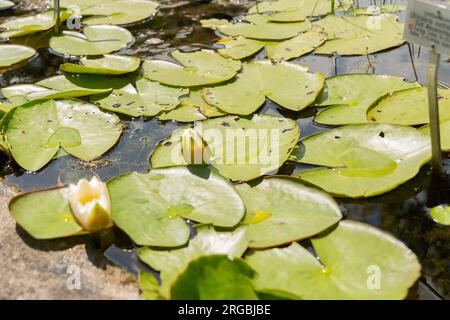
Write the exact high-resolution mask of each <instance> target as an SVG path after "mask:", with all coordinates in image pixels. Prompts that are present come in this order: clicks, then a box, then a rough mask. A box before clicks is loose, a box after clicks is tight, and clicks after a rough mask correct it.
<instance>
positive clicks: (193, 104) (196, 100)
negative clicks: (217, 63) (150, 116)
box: [158, 91, 226, 122]
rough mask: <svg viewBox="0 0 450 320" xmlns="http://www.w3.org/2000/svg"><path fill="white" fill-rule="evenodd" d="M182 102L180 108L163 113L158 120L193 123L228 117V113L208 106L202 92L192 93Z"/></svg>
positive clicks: (182, 99) (183, 98)
mask: <svg viewBox="0 0 450 320" xmlns="http://www.w3.org/2000/svg"><path fill="white" fill-rule="evenodd" d="M180 100H181V103H180V105H179V106H177V107H176V108H174V109H172V110H170V111H163V112H162V113H161V114H159V115H158V119H159V120H175V121H179V122H193V121H201V120H206V119H209V118H216V117H222V116H225V115H226V113H224V112H222V111H220V110H219V109H217V108H216V107H213V106H212V105H210V104H208V103H207V102H206V101H205V99H203V98H202V91H191V92H190V94H189V95H188V96H185V97H182V98H181V99H180Z"/></svg>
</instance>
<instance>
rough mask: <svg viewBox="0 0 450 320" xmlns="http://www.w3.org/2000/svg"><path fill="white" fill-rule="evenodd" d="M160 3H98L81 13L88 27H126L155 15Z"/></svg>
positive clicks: (141, 0) (134, 0)
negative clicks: (112, 25)
mask: <svg viewBox="0 0 450 320" xmlns="http://www.w3.org/2000/svg"><path fill="white" fill-rule="evenodd" d="M157 8H158V3H156V2H154V1H148V0H118V1H106V2H102V3H98V2H97V3H96V4H95V5H93V6H90V7H86V8H84V9H83V10H82V11H81V14H82V15H83V16H90V17H87V18H84V19H83V23H84V24H86V25H99V24H114V25H126V24H131V23H135V22H139V21H142V20H145V19H147V18H149V17H151V16H153V15H155V13H156V11H157Z"/></svg>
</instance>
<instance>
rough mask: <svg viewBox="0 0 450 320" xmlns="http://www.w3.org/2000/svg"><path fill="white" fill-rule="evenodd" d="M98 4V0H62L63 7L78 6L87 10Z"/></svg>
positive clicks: (112, 0)
mask: <svg viewBox="0 0 450 320" xmlns="http://www.w3.org/2000/svg"><path fill="white" fill-rule="evenodd" d="M116 1H117V0H102V3H109V2H116ZM97 4H98V0H60V5H61V8H67V9H68V8H70V7H77V8H78V9H81V10H85V9H87V8H90V7H93V6H95V5H97Z"/></svg>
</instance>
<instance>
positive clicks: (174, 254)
mask: <svg viewBox="0 0 450 320" xmlns="http://www.w3.org/2000/svg"><path fill="white" fill-rule="evenodd" d="M247 244H248V240H247V238H246V236H245V228H238V229H237V230H235V231H233V232H217V231H215V230H214V228H212V227H210V226H201V227H199V228H198V229H197V235H196V236H195V237H194V238H193V239H192V240H190V241H189V245H188V246H187V247H183V248H179V249H173V250H170V251H163V250H158V249H152V248H140V249H138V256H139V258H140V259H141V260H142V261H144V262H145V263H146V264H148V265H149V266H150V267H152V268H153V269H155V270H158V271H160V272H161V281H162V285H161V289H160V291H159V292H160V294H161V295H162V296H164V297H166V298H169V296H170V287H171V285H172V283H173V282H174V281H175V280H176V278H177V276H178V274H179V273H181V272H182V271H183V270H184V269H185V268H186V267H187V266H188V264H189V263H190V262H191V261H193V260H195V259H197V258H199V257H202V256H206V255H212V254H223V255H227V256H228V257H229V258H230V259H233V258H238V257H241V256H242V254H243V253H244V252H245V250H246V249H247Z"/></svg>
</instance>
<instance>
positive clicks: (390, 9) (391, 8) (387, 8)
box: [348, 4, 405, 16]
mask: <svg viewBox="0 0 450 320" xmlns="http://www.w3.org/2000/svg"><path fill="white" fill-rule="evenodd" d="M404 9H405V6H403V5H399V4H383V5H382V6H377V5H372V6H368V7H359V8H352V9H350V10H349V11H348V13H349V14H357V15H369V16H371V15H379V14H381V13H396V12H400V11H403V10H404Z"/></svg>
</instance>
